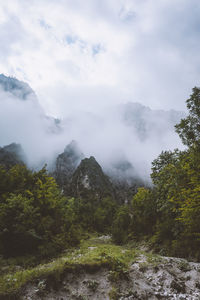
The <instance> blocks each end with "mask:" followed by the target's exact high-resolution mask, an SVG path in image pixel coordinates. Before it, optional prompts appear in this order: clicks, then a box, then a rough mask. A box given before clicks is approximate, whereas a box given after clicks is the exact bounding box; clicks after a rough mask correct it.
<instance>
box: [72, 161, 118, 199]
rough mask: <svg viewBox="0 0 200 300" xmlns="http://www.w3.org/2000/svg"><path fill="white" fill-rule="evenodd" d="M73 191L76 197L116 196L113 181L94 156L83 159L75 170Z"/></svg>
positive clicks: (99, 197) (98, 197)
mask: <svg viewBox="0 0 200 300" xmlns="http://www.w3.org/2000/svg"><path fill="white" fill-rule="evenodd" d="M71 192H72V195H74V196H76V197H88V196H92V197H95V198H97V199H101V198H103V197H106V196H111V197H114V190H113V187H112V183H111V182H110V180H109V178H108V177H107V176H106V175H105V174H104V172H103V170H102V168H101V166H100V165H99V164H98V163H97V161H96V160H95V158H94V157H93V156H91V157H90V158H85V159H83V160H82V161H81V163H80V165H79V166H78V168H77V169H76V171H75V172H74V174H73V176H72V182H71Z"/></svg>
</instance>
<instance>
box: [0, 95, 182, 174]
mask: <svg viewBox="0 0 200 300" xmlns="http://www.w3.org/2000/svg"><path fill="white" fill-rule="evenodd" d="M55 101H56V99H55ZM71 101H73V99H71ZM0 107H1V109H0V146H4V145H8V144H10V143H12V142H16V143H20V144H21V145H22V147H23V149H24V151H25V154H26V156H27V158H28V165H29V167H31V168H37V169H38V168H41V167H42V166H43V165H44V164H45V163H47V166H48V168H49V170H51V169H52V167H53V163H54V162H55V159H56V156H57V155H58V154H59V153H62V152H63V150H64V148H65V146H66V145H67V144H69V143H70V142H71V141H72V140H76V141H77V143H78V145H79V147H80V149H81V150H82V152H83V153H84V155H85V156H86V157H89V156H91V155H93V156H95V158H96V159H97V161H98V162H99V163H100V164H101V165H102V167H103V168H104V170H111V169H112V168H113V165H115V164H116V163H118V162H126V161H128V162H130V163H131V164H132V166H133V172H134V175H136V176H139V177H141V178H143V179H144V180H148V178H149V174H150V169H151V162H152V160H153V159H155V158H156V157H157V156H158V154H159V153H160V152H161V151H162V150H169V149H171V150H173V149H174V148H176V147H179V148H181V147H182V145H181V142H180V139H179V137H178V135H177V134H176V133H175V131H174V124H175V122H176V121H178V120H179V119H180V117H181V116H183V114H182V113H178V112H175V111H168V112H167V111H156V110H154V111H153V110H151V109H150V108H147V107H144V106H142V105H140V104H138V103H132V102H129V103H126V104H121V105H114V106H108V105H107V106H104V107H101V108H99V107H98V108H97V109H96V111H95V110H94V108H93V111H92V112H91V111H87V110H84V109H83V108H82V109H79V110H76V109H74V108H73V109H72V108H71V109H70V107H69V109H68V110H67V108H66V107H65V109H66V112H65V114H64V115H65V117H64V118H62V119H61V120H60V121H59V122H55V119H54V118H52V117H47V116H46V115H45V112H44V111H43V109H42V108H41V106H40V104H39V101H38V99H37V98H36V96H34V97H32V96H29V97H27V99H26V100H22V99H21V98H19V97H17V96H16V95H14V94H13V93H11V92H5V91H4V90H2V89H1V91H0Z"/></svg>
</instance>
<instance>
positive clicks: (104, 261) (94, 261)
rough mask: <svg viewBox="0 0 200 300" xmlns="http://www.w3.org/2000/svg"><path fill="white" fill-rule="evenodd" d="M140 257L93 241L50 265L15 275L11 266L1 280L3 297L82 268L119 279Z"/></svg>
mask: <svg viewBox="0 0 200 300" xmlns="http://www.w3.org/2000/svg"><path fill="white" fill-rule="evenodd" d="M137 255H138V253H137V251H136V250H134V249H126V248H125V247H122V246H117V245H113V244H112V243H111V242H110V241H105V240H101V239H99V238H97V237H93V238H90V239H89V240H86V241H82V243H81V245H80V248H79V249H76V250H73V251H71V252H67V253H66V254H64V255H63V256H61V257H60V258H57V259H55V260H53V261H51V262H49V263H46V264H40V265H37V266H35V267H32V268H23V269H20V270H18V271H13V272H12V271H11V272H10V270H12V267H13V270H14V269H15V268H14V266H12V267H11V266H10V269H9V272H8V273H7V274H3V275H1V276H0V296H8V295H16V294H17V293H18V292H19V291H20V289H21V288H22V287H23V286H24V285H26V284H27V283H29V282H34V281H36V280H40V281H41V280H43V279H47V278H51V279H53V281H57V282H59V281H60V280H62V277H63V276H64V274H66V273H67V272H72V271H78V270H80V268H84V269H85V270H86V271H88V272H90V271H94V270H98V269H100V268H102V267H106V268H108V269H109V270H110V271H111V272H115V273H116V272H117V274H118V275H120V274H125V273H126V270H127V268H128V266H129V264H131V263H133V262H134V261H135V259H136V256H137ZM115 276H116V274H115Z"/></svg>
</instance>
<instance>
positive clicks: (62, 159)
mask: <svg viewBox="0 0 200 300" xmlns="http://www.w3.org/2000/svg"><path fill="white" fill-rule="evenodd" d="M83 158H84V154H83V153H82V152H81V150H80V148H79V146H78V144H77V142H76V141H72V142H71V143H70V144H69V145H67V146H66V147H65V149H64V152H63V153H61V154H60V155H58V157H57V159H56V169H55V178H56V181H57V183H58V184H59V186H60V187H61V188H63V189H66V186H68V185H69V183H70V182H71V177H72V174H73V173H74V171H75V170H76V168H77V167H78V165H79V163H80V162H81V160H82V159H83Z"/></svg>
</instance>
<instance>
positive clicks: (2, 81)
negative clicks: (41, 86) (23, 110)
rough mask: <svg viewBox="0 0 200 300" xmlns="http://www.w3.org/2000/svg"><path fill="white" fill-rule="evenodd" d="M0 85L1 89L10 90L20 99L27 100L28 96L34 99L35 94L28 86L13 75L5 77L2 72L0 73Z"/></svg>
mask: <svg viewBox="0 0 200 300" xmlns="http://www.w3.org/2000/svg"><path fill="white" fill-rule="evenodd" d="M0 87H1V88H2V89H3V91H5V92H10V93H11V94H13V95H14V96H16V97H17V98H20V99H22V100H27V99H28V97H32V98H35V99H36V95H35V93H34V91H33V90H32V89H31V88H30V86H29V85H28V84H27V83H25V82H23V81H19V80H18V79H16V78H14V77H7V76H5V75H3V74H0Z"/></svg>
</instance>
